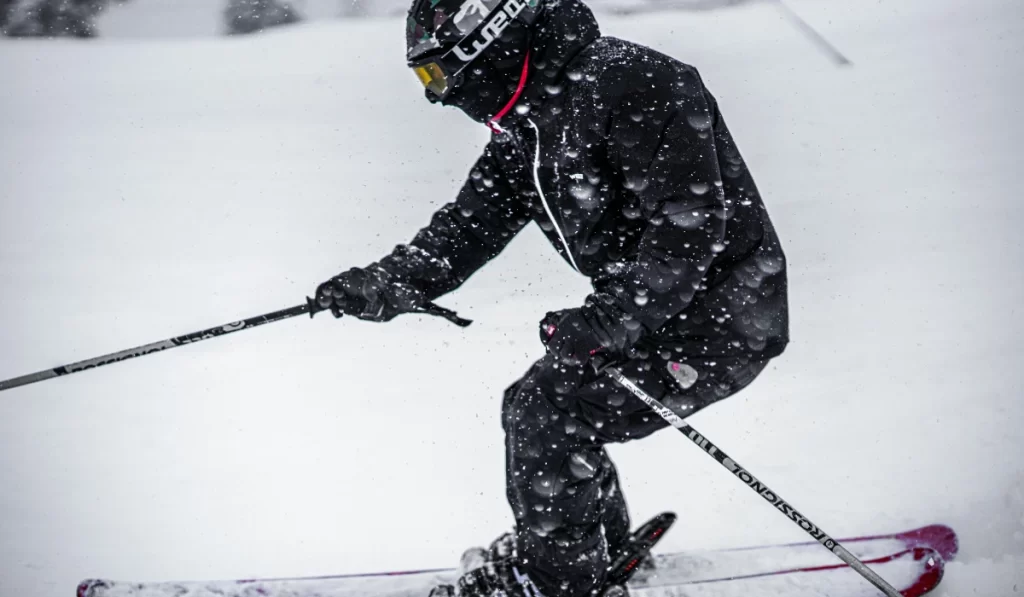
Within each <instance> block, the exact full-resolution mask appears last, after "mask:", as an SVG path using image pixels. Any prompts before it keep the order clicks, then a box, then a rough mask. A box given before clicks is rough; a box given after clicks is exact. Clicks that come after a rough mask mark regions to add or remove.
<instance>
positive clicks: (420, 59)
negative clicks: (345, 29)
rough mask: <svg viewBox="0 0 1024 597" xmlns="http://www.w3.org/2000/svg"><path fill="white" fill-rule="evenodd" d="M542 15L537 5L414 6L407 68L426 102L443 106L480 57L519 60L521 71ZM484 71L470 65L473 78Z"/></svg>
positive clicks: (515, 1)
mask: <svg viewBox="0 0 1024 597" xmlns="http://www.w3.org/2000/svg"><path fill="white" fill-rule="evenodd" d="M540 12H541V5H540V0H413V4H412V7H411V8H410V9H409V18H408V21H407V24H406V36H405V39H406V49H407V52H406V59H407V61H408V65H409V67H410V68H412V69H413V71H414V72H415V73H416V76H417V77H418V78H419V79H420V82H422V83H423V86H424V87H425V88H426V89H427V92H428V98H430V99H431V100H432V101H442V102H443V101H444V100H445V99H446V98H447V96H448V95H449V94H451V93H452V91H454V90H455V89H457V88H459V87H460V86H462V85H463V83H464V81H465V78H466V70H467V67H468V66H469V65H470V64H474V63H478V62H480V60H481V57H482V56H484V55H486V56H487V57H488V58H490V59H491V61H503V62H505V61H507V60H508V59H512V60H518V64H519V66H520V67H521V66H522V63H523V60H524V57H525V53H526V51H527V49H528V40H529V29H530V27H531V25H533V23H535V22H536V20H537V17H538V16H539V14H540ZM486 70H487V69H485V68H482V67H481V68H478V67H477V65H474V71H475V72H474V74H476V75H484V74H486V73H485V71H486ZM460 107H461V106H460Z"/></svg>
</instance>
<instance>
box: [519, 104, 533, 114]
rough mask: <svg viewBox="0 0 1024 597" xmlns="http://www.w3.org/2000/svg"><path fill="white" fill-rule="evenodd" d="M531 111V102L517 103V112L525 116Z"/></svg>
mask: <svg viewBox="0 0 1024 597" xmlns="http://www.w3.org/2000/svg"><path fill="white" fill-rule="evenodd" d="M529 113H530V104H516V114H519V115H520V116H524V115H526V114H529Z"/></svg>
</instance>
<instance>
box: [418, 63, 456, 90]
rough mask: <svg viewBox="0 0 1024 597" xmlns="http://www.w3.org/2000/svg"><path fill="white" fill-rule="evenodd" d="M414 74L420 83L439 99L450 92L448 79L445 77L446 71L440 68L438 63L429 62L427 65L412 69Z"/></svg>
mask: <svg viewBox="0 0 1024 597" xmlns="http://www.w3.org/2000/svg"><path fill="white" fill-rule="evenodd" d="M412 70H413V72H415V73H416V77H417V78H419V80H420V83H423V86H424V87H426V88H427V90H428V91H430V93H433V94H434V95H436V96H437V97H441V96H443V95H444V93H445V92H446V91H448V77H446V76H445V74H444V71H443V70H441V67H440V66H438V64H437V63H436V62H428V63H427V64H421V65H419V66H414V67H412Z"/></svg>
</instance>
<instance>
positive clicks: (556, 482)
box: [530, 473, 565, 498]
mask: <svg viewBox="0 0 1024 597" xmlns="http://www.w3.org/2000/svg"><path fill="white" fill-rule="evenodd" d="M530 486H531V487H532V488H533V491H534V493H536V494H537V495H540V496H543V497H546V498H552V497H555V496H556V495H558V494H560V493H562V490H563V489H565V483H564V482H563V481H562V480H561V479H559V478H558V477H557V476H556V475H555V474H554V473H539V474H538V475H537V476H536V477H534V478H533V482H532V483H531V484H530Z"/></svg>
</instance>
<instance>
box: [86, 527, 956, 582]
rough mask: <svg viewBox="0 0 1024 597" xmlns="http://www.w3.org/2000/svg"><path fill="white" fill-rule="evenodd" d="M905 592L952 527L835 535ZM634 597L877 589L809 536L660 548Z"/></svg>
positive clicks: (946, 547) (939, 555)
mask: <svg viewBox="0 0 1024 597" xmlns="http://www.w3.org/2000/svg"><path fill="white" fill-rule="evenodd" d="M840 543H842V544H843V545H844V546H845V547H846V548H847V549H849V550H850V551H851V552H852V553H853V554H854V555H856V556H857V557H858V558H860V559H861V560H863V561H864V562H865V563H866V564H868V565H869V566H870V567H871V568H872V569H873V570H875V571H876V572H878V573H879V574H881V575H882V577H884V578H885V579H886V580H888V581H889V582H890V583H891V584H892V585H893V586H895V587H896V588H897V589H899V590H900V591H901V592H902V593H903V594H904V595H905V596H906V597H919V596H920V595H924V594H926V593H928V592H929V591H931V590H932V589H934V588H935V587H936V586H937V585H938V584H939V581H940V580H941V579H942V574H943V570H944V562H945V561H948V560H950V559H952V558H953V557H954V556H955V555H956V552H957V549H958V543H957V537H956V533H954V532H953V530H952V529H950V528H949V527H946V526H942V525H932V526H928V527H923V528H920V529H914V530H912V531H907V532H903V533H894V534H890V535H877V536H869V537H854V538H849V539H843V540H840ZM453 576H454V571H452V570H425V571H410V572H390V573H378V574H355V575H343V576H324V577H310V578H282V579H263V580H235V581H195V582H144V583H137V582H119V581H108V580H87V581H84V582H83V583H82V584H81V585H79V587H78V597H171V596H173V597H357V596H360V597H365V596H379V597H426V596H427V594H429V592H430V589H431V588H433V587H434V586H436V585H438V584H440V583H452V582H453V581H454V578H453ZM629 589H630V594H631V595H634V596H636V597H749V596H750V595H785V596H786V597H804V596H806V597H811V596H817V597H823V596H827V597H861V596H863V597H874V596H875V595H878V594H879V593H878V591H877V589H875V588H874V587H872V586H871V585H870V584H869V583H868V582H867V581H866V580H864V579H863V578H861V576H860V575H858V574H857V573H856V572H854V571H853V570H851V569H850V568H849V567H848V566H846V564H844V563H842V562H841V561H839V560H838V559H837V558H836V557H835V556H834V555H833V554H832V553H831V552H829V551H828V550H826V549H825V548H823V547H822V546H821V545H820V544H818V543H814V542H808V543H792V544H786V545H769V546H763V547H749V548H740V549H725V550H707V551H692V552H681V553H671V554H661V555H658V556H656V557H655V567H654V568H653V569H651V570H642V571H640V572H639V573H637V575H636V576H635V577H634V578H633V580H631V581H630V583H629Z"/></svg>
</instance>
